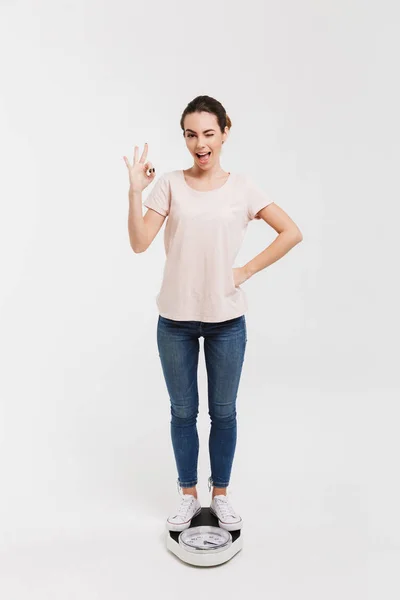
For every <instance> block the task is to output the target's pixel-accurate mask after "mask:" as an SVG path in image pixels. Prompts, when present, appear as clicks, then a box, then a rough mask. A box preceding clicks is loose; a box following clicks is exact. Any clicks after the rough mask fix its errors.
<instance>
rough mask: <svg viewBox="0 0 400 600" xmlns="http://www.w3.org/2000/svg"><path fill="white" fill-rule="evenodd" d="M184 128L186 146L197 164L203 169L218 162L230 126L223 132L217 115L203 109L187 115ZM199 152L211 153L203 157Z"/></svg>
mask: <svg viewBox="0 0 400 600" xmlns="http://www.w3.org/2000/svg"><path fill="white" fill-rule="evenodd" d="M184 128H185V132H184V133H185V141H186V146H187V148H188V150H189V152H190V153H191V155H192V156H193V159H194V162H195V164H196V165H197V166H199V167H200V168H201V169H209V168H210V167H211V166H212V165H215V164H216V163H217V164H218V163H219V155H220V152H221V146H222V142H224V141H225V139H226V137H227V135H228V131H229V129H228V127H226V128H225V133H221V129H220V127H219V125H218V121H217V117H216V116H215V115H214V114H211V113H208V112H204V111H203V112H195V113H191V114H188V115H186V116H185V119H184ZM198 153H201V154H204V153H211V154H210V155H209V156H206V157H205V158H201V157H200V156H198Z"/></svg>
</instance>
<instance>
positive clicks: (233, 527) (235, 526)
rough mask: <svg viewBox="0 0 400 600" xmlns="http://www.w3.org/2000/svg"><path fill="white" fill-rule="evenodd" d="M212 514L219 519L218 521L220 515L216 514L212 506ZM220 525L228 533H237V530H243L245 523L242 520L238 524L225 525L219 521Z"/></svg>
mask: <svg viewBox="0 0 400 600" xmlns="http://www.w3.org/2000/svg"><path fill="white" fill-rule="evenodd" d="M210 513H211V514H212V515H214V517H217V519H218V515H217V514H216V512H215V511H214V510H213V509H212V508H211V506H210ZM218 525H219V526H220V527H221V528H222V529H226V530H227V531H236V530H237V529H242V525H243V521H242V519H240V521H238V522H237V523H224V522H223V521H220V520H219V519H218Z"/></svg>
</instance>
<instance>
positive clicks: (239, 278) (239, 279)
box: [232, 267, 249, 287]
mask: <svg viewBox="0 0 400 600" xmlns="http://www.w3.org/2000/svg"><path fill="white" fill-rule="evenodd" d="M232 270H233V281H234V282H235V287H239V285H241V284H242V283H244V282H245V281H247V280H248V279H249V275H248V273H247V272H246V270H245V267H234V268H233V269H232Z"/></svg>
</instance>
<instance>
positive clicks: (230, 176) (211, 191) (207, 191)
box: [179, 169, 233, 194]
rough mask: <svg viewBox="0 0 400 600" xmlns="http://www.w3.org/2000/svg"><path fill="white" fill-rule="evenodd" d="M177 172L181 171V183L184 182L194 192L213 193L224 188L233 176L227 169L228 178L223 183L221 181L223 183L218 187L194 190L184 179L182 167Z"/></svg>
mask: <svg viewBox="0 0 400 600" xmlns="http://www.w3.org/2000/svg"><path fill="white" fill-rule="evenodd" d="M179 172H180V173H181V176H182V179H183V183H184V185H185V186H186V187H187V188H188V189H189V190H191V191H192V192H195V193H196V194H212V193H214V192H219V191H220V190H222V189H224V188H225V187H226V186H227V184H228V183H229V182H230V180H231V179H232V177H233V173H232V171H229V177H228V179H227V180H226V181H225V183H223V184H222V185H221V186H220V187H218V188H215V189H214V190H195V189H194V188H192V187H191V186H190V185H189V184H188V182H187V181H186V179H185V173H184V172H183V169H180V171H179Z"/></svg>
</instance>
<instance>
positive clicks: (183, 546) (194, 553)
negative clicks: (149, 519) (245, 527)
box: [166, 507, 243, 567]
mask: <svg viewBox="0 0 400 600" xmlns="http://www.w3.org/2000/svg"><path fill="white" fill-rule="evenodd" d="M191 534H193V535H191ZM219 537H221V538H223V539H221V540H219V539H218V538H219ZM183 538H184V539H185V540H186V543H184V539H183ZM189 538H192V540H190V539H189ZM194 539H197V540H198V541H197V542H196V543H195V542H194V541H193V540H194ZM166 540H167V548H168V550H170V551H171V552H173V553H174V554H175V555H176V556H177V557H178V558H180V559H181V560H182V561H184V562H186V563H189V564H192V565H195V566H198V567H211V566H215V565H220V564H222V563H224V562H226V561H228V560H230V559H231V558H232V557H233V556H234V555H235V554H237V553H238V552H239V551H240V550H241V549H242V547H243V536H242V533H241V529H235V530H234V531H227V530H226V529H223V528H221V527H220V526H219V525H218V519H217V517H215V516H214V515H213V514H212V513H211V511H210V508H209V507H202V509H201V512H200V513H199V514H198V515H197V516H196V517H194V518H193V519H192V522H191V524H190V527H188V528H187V529H184V530H183V531H169V530H168V529H167V531H166ZM207 540H214V541H215V542H214V547H213V545H211V544H212V543H213V542H212V541H207ZM205 544H209V545H208V546H206V545H205Z"/></svg>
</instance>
